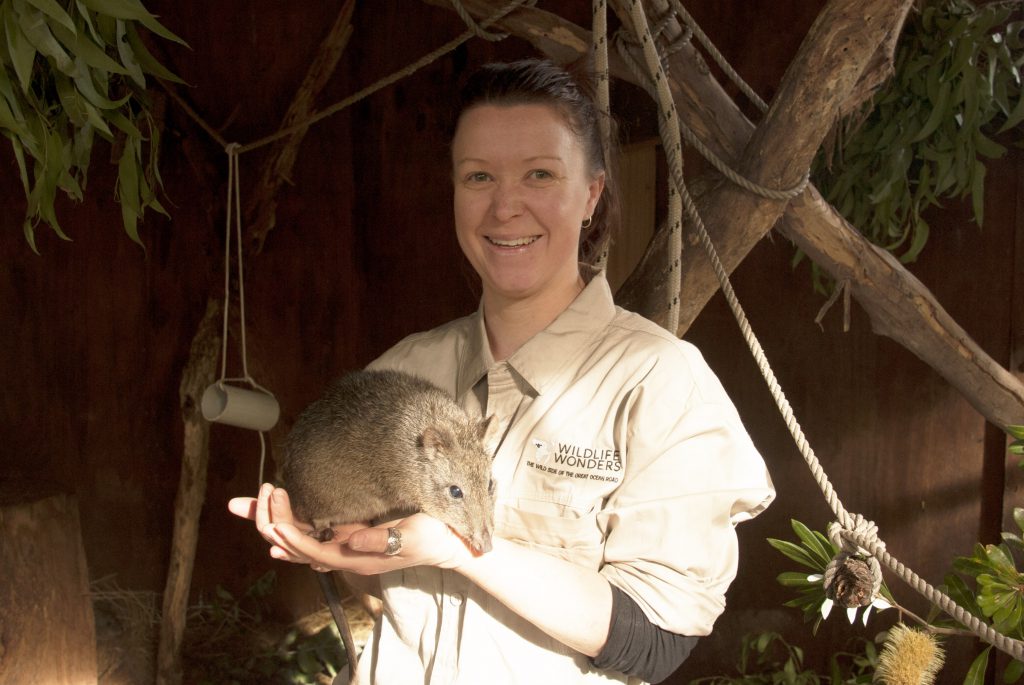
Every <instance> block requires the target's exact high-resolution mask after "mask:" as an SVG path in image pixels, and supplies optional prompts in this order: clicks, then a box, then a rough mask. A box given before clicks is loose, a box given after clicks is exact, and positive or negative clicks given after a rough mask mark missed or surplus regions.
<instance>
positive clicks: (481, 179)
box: [466, 171, 491, 183]
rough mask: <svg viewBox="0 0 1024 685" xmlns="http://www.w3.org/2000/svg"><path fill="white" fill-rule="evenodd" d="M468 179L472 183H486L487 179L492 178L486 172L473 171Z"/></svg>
mask: <svg viewBox="0 0 1024 685" xmlns="http://www.w3.org/2000/svg"><path fill="white" fill-rule="evenodd" d="M466 180H467V181H469V182H470V183H486V182H487V181H489V180H491V177H490V175H489V174H487V173H486V172H483V171H474V172H473V173H471V174H468V175H467V176H466Z"/></svg>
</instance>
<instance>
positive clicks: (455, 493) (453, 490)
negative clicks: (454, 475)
mask: <svg viewBox="0 0 1024 685" xmlns="http://www.w3.org/2000/svg"><path fill="white" fill-rule="evenodd" d="M448 494H450V495H451V496H452V497H454V498H455V499H462V488H460V487H459V486H458V485H452V486H450V487H449V488H448Z"/></svg>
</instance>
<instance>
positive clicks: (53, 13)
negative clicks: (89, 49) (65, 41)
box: [25, 0, 76, 33]
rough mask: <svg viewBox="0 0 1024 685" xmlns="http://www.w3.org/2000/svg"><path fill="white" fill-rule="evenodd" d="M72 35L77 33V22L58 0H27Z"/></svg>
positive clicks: (26, 0)
mask: <svg viewBox="0 0 1024 685" xmlns="http://www.w3.org/2000/svg"><path fill="white" fill-rule="evenodd" d="M25 2H27V3H28V4H30V5H32V6H33V7H35V8H36V9H38V10H40V11H41V12H43V13H44V14H45V15H46V16H48V17H50V18H51V19H53V20H54V21H56V22H57V23H58V24H60V25H61V26H63V27H64V28H66V29H67V30H68V31H71V32H72V33H75V32H76V29H75V22H74V20H73V19H72V18H71V15H69V14H68V13H67V12H65V11H64V8H63V7H61V6H60V4H58V3H57V1H56V0H25Z"/></svg>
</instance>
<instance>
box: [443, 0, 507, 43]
mask: <svg viewBox="0 0 1024 685" xmlns="http://www.w3.org/2000/svg"><path fill="white" fill-rule="evenodd" d="M451 1H452V7H453V8H454V9H455V12H456V13H457V14H458V15H459V17H460V18H461V19H462V21H463V22H464V23H465V24H466V28H468V29H469V30H470V31H472V32H473V35H474V36H476V37H477V38H483V39H484V40H487V41H490V42H492V43H496V42H498V41H500V40H505V39H506V38H508V34H507V33H499V32H495V31H487V30H486V29H484V28H483V27H482V26H480V24H478V23H477V22H476V19H474V18H473V15H471V14H470V13H469V10H467V9H466V8H465V7H463V5H462V1H461V0H451Z"/></svg>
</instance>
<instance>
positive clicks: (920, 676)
mask: <svg viewBox="0 0 1024 685" xmlns="http://www.w3.org/2000/svg"><path fill="white" fill-rule="evenodd" d="M944 659H945V655H944V654H943V652H942V647H941V646H940V645H939V641H938V640H937V639H936V638H935V636H934V635H932V634H930V633H925V632H922V631H920V630H914V629H913V628H908V627H907V626H905V625H904V624H902V623H897V624H896V625H894V626H893V627H892V628H891V629H890V630H889V637H887V638H886V640H885V647H883V648H882V653H881V654H880V655H879V657H878V668H876V669H875V682H880V683H883V684H884V685H932V684H933V683H934V682H935V676H936V675H937V674H938V672H939V671H940V670H941V669H942V663H943V661H944Z"/></svg>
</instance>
